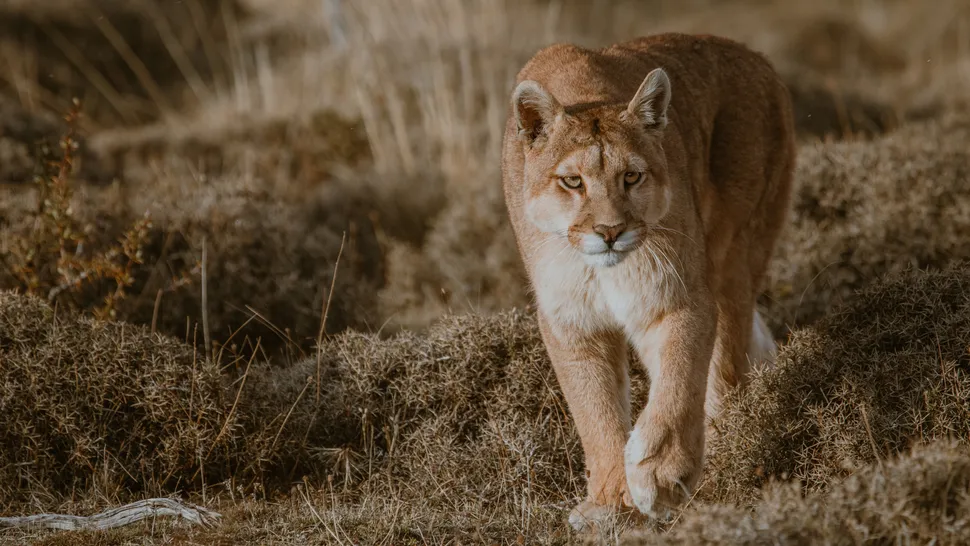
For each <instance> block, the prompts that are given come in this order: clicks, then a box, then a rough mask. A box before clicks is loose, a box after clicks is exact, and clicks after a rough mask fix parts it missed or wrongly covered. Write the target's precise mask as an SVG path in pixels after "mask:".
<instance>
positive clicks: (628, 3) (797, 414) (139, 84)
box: [0, 0, 970, 544]
mask: <svg viewBox="0 0 970 546" xmlns="http://www.w3.org/2000/svg"><path fill="white" fill-rule="evenodd" d="M339 3H340V4H341V5H342V6H343V7H342V11H341V12H340V13H339V16H336V15H335V14H334V12H330V11H327V6H332V5H336V4H337V2H329V1H328V2H319V1H315V0H285V1H279V0H274V1H267V0H241V1H239V2H214V1H209V0H185V1H183V2H175V3H171V2H160V3H159V2H152V1H149V0H139V1H137V2H118V1H115V0H84V1H83V2H73V3H70V4H68V3H63V2H48V3H43V4H40V3H36V2H35V3H31V2H27V1H24V0H9V1H7V2H5V3H3V4H2V5H0V29H5V30H6V31H5V32H0V255H2V256H3V257H4V258H7V257H8V256H9V253H10V252H11V249H14V248H22V243H23V242H24V241H28V240H30V239H29V237H30V234H31V233H34V232H35V230H36V227H37V223H38V221H39V216H38V210H39V207H38V206H37V205H38V202H39V201H38V197H39V195H38V192H39V191H41V188H42V187H43V186H42V185H37V184H31V183H30V182H31V180H33V178H34V176H35V175H37V174H40V173H43V172H44V171H43V169H42V168H41V167H42V161H43V160H44V159H47V158H49V157H50V156H51V155H52V154H51V150H53V152H54V154H53V155H57V153H56V152H57V148H56V141H57V138H58V137H59V136H60V134H61V133H62V132H63V130H64V128H63V124H62V123H60V122H59V121H58V118H59V117H60V116H61V115H62V114H63V113H64V112H65V111H66V109H67V108H66V107H67V105H69V104H70V101H71V98H72V97H73V96H81V97H82V98H84V99H85V100H84V104H85V109H84V112H83V113H84V116H85V117H84V118H83V119H82V122H81V125H80V127H81V131H80V135H78V142H79V143H80V145H81V149H80V154H81V155H80V156H79V161H77V162H76V163H75V165H74V168H73V169H72V171H71V173H70V174H71V176H69V177H68V182H69V183H70V184H71V190H72V191H71V199H70V202H69V205H70V209H71V214H72V217H73V218H75V219H76V223H75V224H72V225H75V226H77V227H78V229H81V230H83V231H84V233H85V238H84V241H85V244H84V245H83V251H82V254H83V253H84V252H95V251H96V249H110V248H114V246H116V244H117V242H118V239H119V238H121V237H123V235H124V233H125V231H126V228H128V227H129V226H130V225H131V224H132V222H133V221H134V220H136V219H138V218H141V217H142V214H143V213H144V212H145V211H146V210H147V211H149V212H150V213H151V218H152V228H151V229H149V230H148V231H147V233H146V234H145V237H146V240H145V242H144V246H143V254H142V257H143V259H144V260H143V261H144V265H143V267H139V268H138V269H137V271H135V272H134V273H133V276H132V279H131V281H132V282H131V284H130V285H126V297H125V298H124V299H123V300H121V301H120V302H119V304H118V305H117V313H116V318H117V319H119V320H121V321H124V322H111V323H102V322H96V321H93V320H91V319H90V318H85V314H86V313H88V312H89V311H90V310H92V309H95V308H97V307H98V306H99V305H100V304H101V303H103V302H102V298H103V294H99V293H97V292H96V291H95V292H91V294H94V295H92V296H90V297H87V296H85V295H84V294H87V293H86V292H80V293H79V295H78V297H77V298H76V299H74V300H72V302H71V303H72V305H71V307H74V308H76V309H77V310H79V311H80V313H81V315H80V316H79V315H75V314H74V313H73V312H69V310H68V309H67V306H66V305H62V303H64V302H58V301H56V300H57V299H56V298H54V303H56V304H57V305H58V307H57V312H56V313H55V312H54V310H53V309H52V307H50V306H49V305H48V304H47V303H45V302H43V301H41V300H38V299H36V298H33V297H24V296H18V295H14V294H13V293H11V292H0V412H3V413H4V415H5V416H9V419H6V420H5V421H3V422H0V447H3V450H2V451H0V479H2V484H3V485H2V486H0V509H3V510H4V511H7V512H16V513H25V512H35V511H39V510H50V509H60V510H65V511H70V512H78V513H82V512H93V511H96V509H98V508H103V507H104V506H105V505H106V504H112V503H117V502H120V501H122V500H127V499H130V498H131V497H132V496H138V495H142V494H146V493H152V494H169V493H170V494H182V495H187V496H190V497H192V498H193V500H195V501H197V502H203V503H205V504H206V505H207V506H210V507H213V508H216V509H218V510H221V511H223V512H224V513H225V514H226V519H225V520H224V524H223V525H222V526H221V527H220V528H217V529H215V530H198V529H196V530H192V529H187V528H184V527H183V526H180V525H177V524H167V523H162V522H157V523H153V524H150V525H149V524H146V525H139V526H135V527H133V528H130V529H124V530H118V531H112V532H109V533H85V534H64V535H57V534H50V533H33V534H31V533H26V534H24V533H12V532H7V531H4V532H2V533H0V542H9V543H14V544H20V543H23V542H36V543H41V544H68V543H70V544H78V543H83V544H155V543H216V544H234V543H254V542H255V543H266V544H347V543H354V544H371V543H374V544H426V543H448V544H451V543H480V542H484V543H498V544H510V543H527V544H535V543H539V544H563V543H573V542H575V541H577V540H578V538H577V537H575V536H573V535H572V533H571V532H570V531H568V529H567V527H566V524H565V514H566V510H568V508H570V507H571V506H572V504H573V503H574V502H575V501H576V500H577V498H578V496H579V495H581V494H582V489H583V485H584V478H583V469H582V463H581V450H580V449H579V445H578V440H577V438H576V436H575V432H574V430H573V427H572V424H571V422H570V420H569V417H568V412H567V411H566V410H565V406H564V405H563V401H562V399H561V396H560V394H559V391H558V386H557V385H556V382H555V380H554V376H553V375H552V372H551V370H550V369H549V367H548V364H547V362H546V358H545V355H544V352H543V349H542V346H541V343H540V342H539V338H538V335H537V333H536V331H535V324H534V321H533V319H532V318H531V311H530V310H529V304H530V303H531V301H530V300H531V297H530V295H529V293H528V291H527V290H526V287H525V285H524V283H523V282H522V272H521V268H520V264H519V257H518V254H517V252H516V250H515V247H514V244H513V238H512V233H511V230H510V228H509V226H508V223H507V220H506V218H505V210H504V203H503V202H502V196H501V190H500V183H499V182H500V172H499V164H500V162H499V159H500V155H499V154H500V136H501V132H502V128H503V123H504V117H505V115H506V109H507V96H508V92H509V86H510V85H511V82H512V79H513V77H514V75H515V72H516V71H517V70H518V68H519V67H520V66H521V64H522V62H523V61H525V60H526V59H527V58H528V57H529V56H530V55H531V54H532V53H533V52H534V51H535V50H536V49H537V48H539V47H541V46H543V45H546V44H548V43H551V42H553V41H572V42H577V43H580V44H584V45H601V44H605V43H609V42H614V41H617V40H622V39H624V38H628V37H633V36H636V35H641V34H648V33H653V32H658V31H662V30H680V31H696V32H713V33H717V34H724V35H728V36H731V37H735V38H738V39H741V40H744V41H745V42H747V43H749V44H751V45H752V46H753V47H755V48H757V49H759V50H761V51H764V52H765V53H766V54H767V55H768V56H769V57H770V58H771V59H772V60H773V61H774V62H775V63H776V65H777V66H778V67H779V70H780V71H781V72H782V74H783V75H784V77H785V79H786V81H787V82H788V84H789V88H790V89H791V91H792V94H793V98H794V99H795V100H794V102H795V107H796V121H797V126H798V132H799V137H800V139H801V145H800V149H799V158H800V159H799V167H798V173H797V180H798V186H799V187H798V190H797V192H796V198H795V203H794V209H793V217H792V224H791V226H790V228H789V230H788V231H787V233H786V235H785V238H784V240H783V241H782V243H781V245H780V247H779V251H778V255H777V257H776V260H775V261H774V262H773V264H772V269H771V275H770V277H771V278H770V284H769V286H768V287H767V292H766V295H765V298H764V299H763V301H762V304H763V307H764V308H765V310H766V312H767V315H768V317H770V319H771V323H772V325H773V327H774V329H775V332H776V333H777V334H778V335H779V337H785V336H786V335H787V332H786V331H787V330H788V329H792V330H793V332H792V333H791V334H790V340H789V342H788V343H787V344H786V346H785V348H784V349H783V351H782V359H781V365H780V366H779V367H778V368H777V369H775V370H773V371H767V372H764V373H763V374H761V375H760V376H759V377H758V379H757V380H756V381H755V383H754V384H753V385H752V386H751V388H750V389H749V390H748V391H747V392H745V393H738V395H737V396H736V397H735V398H733V399H732V400H731V402H730V405H729V408H728V412H727V416H726V417H725V418H724V419H722V420H721V421H720V423H719V425H718V427H719V429H720V430H721V432H722V434H721V436H720V437H718V438H717V439H715V440H714V441H713V445H712V452H711V457H710V464H709V469H708V473H707V478H706V481H705V482H704V483H705V488H704V490H703V491H702V493H701V494H700V495H699V496H698V497H697V498H696V499H695V502H696V504H697V506H694V507H692V508H691V509H689V510H688V511H686V512H685V513H684V514H683V515H682V516H680V519H679V520H678V522H677V523H676V524H675V525H674V526H673V530H672V531H671V532H669V533H668V534H666V535H655V534H642V533H641V534H640V535H638V536H631V537H630V539H629V540H630V541H631V543H639V542H650V541H661V540H668V541H670V542H677V543H704V541H707V542H708V543H768V541H769V539H778V540H782V541H783V542H784V541H785V540H787V541H788V542H784V543H807V542H810V541H813V540H814V541H816V542H818V541H822V542H826V541H828V542H830V543H836V544H840V543H842V542H840V541H841V540H843V538H842V537H844V536H849V535H851V536H854V537H856V538H857V539H858V540H859V541H862V540H863V539H864V538H865V537H869V540H870V541H871V542H876V543H889V542H891V541H902V542H905V541H910V542H921V543H922V542H930V541H931V540H933V539H934V538H935V539H936V540H937V543H958V542H960V541H961V540H962V539H965V538H966V537H965V534H966V533H965V530H964V529H965V527H966V523H965V522H963V520H962V519H960V518H961V517H962V516H960V512H959V510H960V509H959V508H958V507H960V506H962V504H960V503H965V496H966V479H965V478H966V477H965V474H966V472H965V467H966V455H965V453H964V451H963V450H964V448H962V447H952V446H949V445H948V444H947V445H943V444H940V445H939V446H938V447H936V448H930V449H928V450H920V451H918V452H917V453H916V454H915V455H912V456H909V455H905V456H902V458H898V459H897V454H898V453H906V452H908V450H909V449H910V446H911V445H912V444H913V443H914V442H922V441H932V440H934V439H937V438H942V437H948V436H957V437H959V438H962V439H963V440H966V438H967V436H968V434H970V424H968V423H970V422H968V421H967V419H966V413H967V405H966V402H965V398H966V396H965V395H966V392H965V391H966V390H967V388H968V384H967V381H966V377H965V376H966V369H965V367H966V360H967V356H966V355H967V354H968V353H967V350H966V342H965V340H966V339H968V338H970V331H967V330H968V328H970V327H968V317H970V315H967V312H966V311H967V309H966V305H965V302H964V301H963V300H964V299H965V298H964V297H963V295H964V294H965V293H966V292H967V289H968V288H970V286H968V284H970V281H968V280H967V279H968V272H967V269H966V266H964V265H957V266H956V267H955V268H953V269H947V267H948V266H953V265H954V264H958V263H963V262H962V260H964V259H967V258H970V256H968V255H967V251H966V250H965V248H964V247H965V246H966V245H964V244H962V242H963V241H964V240H965V239H966V235H967V234H966V233H965V232H966V231H967V229H966V228H967V226H968V225H970V224H968V220H967V210H968V207H967V203H965V198H964V197H963V195H966V194H967V189H968V188H967V187H966V185H967V183H968V173H970V163H968V161H967V151H966V150H967V144H968V143H970V134H968V124H967V120H968V119H970V118H968V116H967V106H968V104H967V100H966V93H965V89H966V87H967V85H968V83H970V41H968V31H967V29H968V28H970V11H968V9H967V6H966V4H965V3H963V2H960V1H958V0H952V1H951V0H947V1H942V2H939V3H938V5H934V9H932V10H928V9H925V7H922V6H921V5H920V4H918V3H916V2H906V1H903V0H887V1H873V2H856V3H849V4H847V3H844V2H836V1H835V0H820V1H818V2H812V3H811V4H804V3H802V4H799V3H796V2H788V1H785V0H757V1H754V0H732V1H729V2H713V1H707V0H699V1H695V2H690V3H688V4H689V5H684V4H683V3H679V2H671V1H666V0H651V1H649V2H642V1H634V0H610V1H609V2H605V1H604V2H586V3H583V2H550V1H546V0H530V1H527V2H512V1H510V0H472V1H466V0H407V1H398V0H343V1H342V2H339ZM68 7H69V8H70V9H68ZM59 210H60V209H59ZM203 245H204V247H205V250H206V256H207V264H206V265H207V267H206V270H207V271H206V273H207V275H206V279H205V280H206V286H207V300H208V302H207V303H208V306H207V310H206V311H205V313H204V312H203V309H202V306H201V301H202V297H201V285H202V283H201V282H200V281H201V280H202V279H201V278H200V276H199V275H198V269H197V268H196V265H197V264H198V262H199V261H200V259H201V256H202V251H203ZM51 248H53V247H51ZM72 248H73V247H72ZM57 254H58V253H57V252H55V253H52V254H50V256H53V257H51V258H48V259H47V260H46V262H45V264H42V265H44V266H45V267H47V268H48V269H46V271H49V272H56V264H57V263H58V259H64V256H63V255H61V256H60V258H58V257H57V256H56V255H57ZM338 256H340V258H339V264H338V263H337V260H338ZM68 258H70V256H68ZM6 263H7V260H0V290H2V289H9V288H14V287H21V288H22V286H21V285H20V284H18V283H17V280H16V276H15V275H11V271H10V270H9V269H7V268H5V267H4V265H2V264H6ZM914 266H915V267H919V268H923V269H926V270H927V271H923V272H915V271H911V269H912V268H913V267H914ZM185 271H189V272H193V274H192V275H191V278H190V279H188V280H190V281H191V282H188V283H183V282H176V281H175V280H176V279H179V278H180V276H181V275H182V274H183V273H184V272H185ZM905 271H908V273H905V276H903V277H897V276H896V275H898V274H902V272H905ZM335 272H336V275H335ZM887 275H888V277H886V276H887ZM884 277H886V278H884ZM880 279H882V280H880ZM328 302H329V303H328ZM512 308H518V309H519V310H517V311H516V310H510V309H512ZM835 309H839V310H837V311H836V310H835ZM466 313H470V314H467V315H466ZM55 314H56V317H55ZM204 315H205V317H206V319H207V322H208V324H209V326H210V330H211V337H212V340H213V342H214V354H215V358H214V359H213V360H212V361H206V359H205V358H204V357H203V356H201V355H205V354H206V353H207V350H208V349H213V348H211V347H205V346H204V343H203V342H202V338H203V335H202V327H201V323H202V319H203V316H204ZM324 315H326V323H325V324H324V325H323V326H324V327H323V328H322V331H323V335H322V336H321V320H322V318H323V316H324ZM150 325H151V326H150ZM152 327H154V328H155V329H156V331H157V333H154V334H153V333H151V332H150V328H152ZM159 334H162V335H159ZM318 337H322V345H321V347H320V349H319V351H318V350H317V349H316V347H315V341H316V340H317V339H318ZM176 340H180V341H176ZM317 355H319V358H318V356H317ZM642 379H643V378H642V377H638V381H637V384H638V385H639V386H640V387H642V381H641V380H642ZM186 393H188V394H186ZM641 394H642V393H641ZM640 400H641V402H642V396H641V397H640ZM782 475H785V476H787V480H789V481H790V480H794V481H793V482H791V483H792V484H798V487H799V488H800V489H799V490H800V491H804V492H805V494H804V495H803V494H801V493H798V492H796V491H795V489H794V488H795V485H778V486H768V488H767V489H763V487H764V486H765V483H766V482H767V481H768V479H769V478H770V477H780V476H782ZM853 476H854V477H853ZM785 483H789V482H788V481H786V482H785ZM946 484H950V485H949V486H947V487H943V486H944V485H946ZM877 485H878V486H879V487H880V488H882V489H877V488H876V487H877ZM940 489H942V490H945V491H949V492H950V496H949V497H946V499H947V502H946V504H945V505H943V504H940V505H935V504H933V502H935V500H934V499H936V498H940V499H943V498H944V497H943V496H942V493H941V494H940V495H941V496H940V497H934V491H937V490H940ZM882 491H885V492H886V493H885V494H882V493H881V492H882ZM763 494H767V495H768V498H767V500H763V501H762V500H761V497H762V496H763ZM715 502H720V503H721V504H713V503H715ZM845 514H849V515H851V518H852V519H851V520H850V518H849V517H842V516H843V515H845ZM621 530H622V529H612V530H608V531H609V532H608V533H607V534H610V533H612V538H610V537H609V536H601V537H599V538H600V539H602V540H606V541H608V542H615V539H616V536H617V534H618V533H619V532H620V531H621ZM658 530H659V531H663V530H664V526H655V528H654V529H653V530H652V531H650V532H651V533H653V532H655V531H658ZM852 533H854V534H852ZM779 537H781V538H779ZM745 541H747V542H745ZM846 543H848V542H846Z"/></svg>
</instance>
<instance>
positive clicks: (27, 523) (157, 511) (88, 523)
mask: <svg viewBox="0 0 970 546" xmlns="http://www.w3.org/2000/svg"><path fill="white" fill-rule="evenodd" d="M166 516H174V517H180V518H183V519H185V520H187V521H189V522H192V523H194V524H196V525H202V526H203V527H211V526H213V525H215V523H216V522H217V521H218V520H219V518H221V517H222V515H221V514H219V513H218V512H213V511H212V510H209V509H208V508H204V507H202V506H196V505H194V504H183V503H181V502H179V501H177V500H173V499H165V498H157V499H145V500H140V501H138V502H133V503H131V504H126V505H124V506H121V507H118V508H111V509H110V510H105V511H104V512H101V513H100V514H95V515H93V516H71V515H66V514H37V515H33V516H20V517H0V528H5V527H9V528H14V527H17V528H25V527H29V528H45V529H60V530H62V531H81V530H104V529H113V528H115V527H124V526H125V525H129V524H132V523H135V522H137V521H141V520H143V519H148V518H157V517H166Z"/></svg>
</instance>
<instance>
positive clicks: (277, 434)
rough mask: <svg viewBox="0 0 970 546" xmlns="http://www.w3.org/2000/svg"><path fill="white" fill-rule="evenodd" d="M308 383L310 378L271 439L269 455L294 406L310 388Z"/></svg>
mask: <svg viewBox="0 0 970 546" xmlns="http://www.w3.org/2000/svg"><path fill="white" fill-rule="evenodd" d="M310 381H311V378H309V377H308V378H307V382H306V385H303V390H302V391H300V394H299V395H297V397H296V400H294V401H293V405H292V406H290V411H288V412H286V417H284V418H283V423H282V424H281V425H280V429H279V430H277V431H276V436H274V437H273V443H272V444H271V445H270V446H269V451H270V453H272V452H273V449H274V448H275V447H276V442H277V441H278V440H279V439H280V434H282V433H283V428H285V427H286V422H287V421H289V420H290V416H291V415H293V410H295V409H296V405H297V404H299V403H300V399H302V398H303V395H304V394H306V390H307V389H308V388H309V387H310Z"/></svg>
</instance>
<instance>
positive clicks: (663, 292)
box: [532, 241, 680, 334]
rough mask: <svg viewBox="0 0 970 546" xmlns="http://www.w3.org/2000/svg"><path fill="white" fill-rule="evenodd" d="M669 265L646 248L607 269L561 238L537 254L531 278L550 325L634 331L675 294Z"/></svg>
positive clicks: (565, 327) (661, 311)
mask: <svg viewBox="0 0 970 546" xmlns="http://www.w3.org/2000/svg"><path fill="white" fill-rule="evenodd" d="M672 267H673V264H671V263H669V262H664V261H660V260H659V259H658V258H657V257H656V256H655V255H652V254H651V253H649V252H648V251H646V250H645V249H644V250H643V251H635V252H634V253H633V254H632V255H631V256H629V257H627V258H626V259H624V260H623V261H621V262H620V263H618V264H616V265H613V266H610V267H597V266H591V265H588V264H587V263H585V261H584V260H583V259H582V257H581V256H580V255H579V253H578V251H576V250H575V249H573V248H571V247H569V246H568V243H566V242H565V241H564V242H563V243H562V244H550V245H546V248H544V249H542V250H540V251H539V252H537V253H536V260H535V262H534V265H533V267H532V279H533V284H534V288H535V293H536V299H537V300H538V304H539V308H540V309H541V310H542V312H543V313H544V314H545V315H546V316H547V317H548V319H549V321H550V323H551V326H552V327H553V328H554V329H557V330H560V329H569V330H580V331H584V332H590V333H595V332H597V331H602V330H604V329H617V328H622V329H624V330H626V331H627V333H628V334H632V333H633V332H634V331H640V330H641V329H642V328H643V327H646V326H648V325H649V324H651V323H653V322H654V320H656V319H657V318H658V317H659V316H660V315H662V314H663V312H664V309H666V308H668V306H669V304H670V302H671V301H672V299H673V298H674V297H676V296H675V293H677V292H679V290H678V289H679V288H680V286H679V285H676V284H672V283H671V280H672V279H673V278H674V277H675V276H676V272H673V271H672V270H671V269H672ZM675 282H676V280H675Z"/></svg>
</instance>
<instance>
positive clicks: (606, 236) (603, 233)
mask: <svg viewBox="0 0 970 546" xmlns="http://www.w3.org/2000/svg"><path fill="white" fill-rule="evenodd" d="M624 229H626V224H614V225H612V226H607V225H605V224H597V225H595V226H593V231H595V232H596V233H597V234H599V236H600V237H602V238H603V241H604V242H605V243H606V244H607V246H609V247H610V248H613V243H615V242H616V240H617V239H618V238H619V237H620V235H621V234H622V233H623V230H624Z"/></svg>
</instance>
